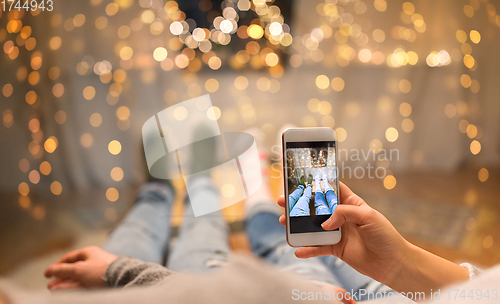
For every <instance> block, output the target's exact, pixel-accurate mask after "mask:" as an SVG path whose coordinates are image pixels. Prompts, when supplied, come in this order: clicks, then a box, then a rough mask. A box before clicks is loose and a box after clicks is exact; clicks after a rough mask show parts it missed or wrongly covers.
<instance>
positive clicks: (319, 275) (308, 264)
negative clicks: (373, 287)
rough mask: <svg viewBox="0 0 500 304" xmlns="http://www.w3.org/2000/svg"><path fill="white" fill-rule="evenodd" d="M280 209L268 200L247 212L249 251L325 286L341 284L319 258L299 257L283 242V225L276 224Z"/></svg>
mask: <svg viewBox="0 0 500 304" xmlns="http://www.w3.org/2000/svg"><path fill="white" fill-rule="evenodd" d="M281 213H282V211H281V210H280V209H279V208H278V207H277V206H276V205H275V204H274V203H273V202H271V201H268V202H262V203H260V204H256V205H254V206H253V207H252V208H251V209H250V210H249V212H248V213H247V220H246V232H247V235H248V239H249V241H250V245H251V248H252V252H253V253H254V254H255V255H256V256H259V257H261V258H263V259H265V260H266V261H267V262H269V263H270V264H274V265H276V266H279V267H280V268H282V269H283V271H290V272H294V273H296V274H298V275H299V276H301V277H303V278H304V279H307V280H311V281H314V282H318V283H319V284H322V285H325V286H327V285H328V286H330V285H331V286H341V285H340V283H339V282H338V280H337V279H336V278H335V275H333V274H332V273H331V272H330V270H329V269H328V267H327V266H326V265H325V264H324V263H323V262H322V261H321V260H320V259H319V258H311V259H299V258H297V257H296V256H295V255H294V251H295V249H294V248H292V247H290V246H289V245H288V244H287V242H286V239H285V237H286V228H285V227H283V226H281V225H280V223H279V216H280V215H281Z"/></svg>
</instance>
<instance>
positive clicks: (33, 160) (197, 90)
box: [0, 0, 500, 245]
mask: <svg viewBox="0 0 500 304" xmlns="http://www.w3.org/2000/svg"><path fill="white" fill-rule="evenodd" d="M230 2H231V3H230ZM90 4H91V5H92V6H95V8H96V9H98V10H99V12H100V15H101V16H98V17H97V18H96V19H95V21H94V20H90V18H87V16H85V14H81V13H80V14H77V15H74V16H73V15H71V16H69V15H65V16H63V15H61V14H53V15H52V16H50V20H49V23H50V26H51V27H53V28H54V29H56V28H57V29H58V30H59V29H61V30H64V31H66V32H73V33H74V32H76V31H77V30H82V29H81V28H85V29H87V28H91V27H92V28H94V31H95V30H96V29H97V32H98V33H100V34H101V33H102V34H103V35H115V36H116V37H117V38H119V39H120V40H119V41H118V42H117V43H116V45H114V47H115V48H114V54H115V55H116V56H115V57H116V58H115V57H112V56H110V57H109V58H99V59H97V58H96V59H94V58H92V57H91V56H88V55H87V56H85V54H83V55H82V56H81V57H79V60H80V59H81V61H80V62H78V63H76V64H75V66H73V67H71V70H72V71H73V73H74V71H75V70H76V72H77V74H78V75H81V76H82V77H83V76H89V75H97V76H99V77H98V78H99V81H100V83H98V84H95V83H92V85H90V84H89V83H85V84H84V86H83V90H82V89H81V88H80V89H78V90H82V91H79V92H81V93H79V94H80V98H81V97H83V99H84V100H88V101H91V100H94V99H95V101H97V100H98V99H99V98H102V99H106V102H107V103H108V104H109V105H111V106H115V105H116V117H115V118H113V119H114V123H116V127H117V128H118V129H119V130H127V129H128V128H129V127H130V124H131V120H132V118H131V117H130V108H129V107H127V106H124V105H120V102H121V96H122V94H124V92H127V87H129V85H130V79H129V78H128V76H127V73H131V71H135V70H139V71H140V77H141V80H142V81H143V82H144V83H152V82H154V81H155V80H157V79H160V78H159V73H158V71H155V70H153V69H152V67H153V66H154V65H155V64H156V65H157V66H158V67H161V69H162V70H161V71H171V70H173V69H185V70H186V72H187V73H193V72H197V71H200V70H202V69H204V68H207V69H211V70H215V71H217V70H220V69H224V68H225V67H226V65H227V67H229V68H232V69H234V70H241V69H245V68H246V69H267V70H268V72H269V74H268V75H265V76H262V77H260V78H259V79H258V80H257V81H256V82H253V83H252V84H250V81H249V79H248V78H246V77H245V76H242V75H241V76H238V77H237V78H236V79H235V80H234V88H236V90H237V91H238V92H239V93H241V94H244V93H245V90H247V89H248V88H249V87H250V88H255V87H256V88H257V89H258V90H259V91H261V92H269V93H276V92H279V91H280V89H281V86H282V85H281V83H280V80H279V77H280V76H281V75H282V74H283V67H284V66H285V64H287V62H288V63H289V64H290V66H291V67H292V68H299V67H301V66H303V65H309V64H324V65H325V66H328V67H330V66H337V65H338V66H340V67H346V66H348V65H350V64H362V65H386V66H388V67H391V68H401V67H404V66H407V65H416V64H417V63H419V59H420V63H421V64H426V65H428V66H429V67H433V68H440V67H444V66H447V65H450V64H452V62H459V63H460V64H463V66H464V67H466V70H464V72H463V73H464V74H462V75H461V76H460V77H457V79H455V80H454V81H455V84H457V85H460V86H461V89H464V90H467V92H469V90H470V93H473V94H475V93H478V92H480V90H481V83H480V81H479V80H478V79H474V78H473V77H476V76H474V75H475V74H474V73H473V72H474V71H475V69H477V68H478V61H479V60H480V58H479V57H478V56H477V55H474V54H475V53H473V48H475V47H477V45H478V44H483V43H484V41H483V40H486V39H488V37H487V35H485V33H484V32H483V33H482V34H483V35H482V34H481V32H480V31H479V30H478V29H474V28H468V29H466V28H462V29H458V30H457V31H456V32H455V33H454V34H455V37H454V38H453V39H454V41H455V39H456V41H455V43H457V46H456V48H454V49H441V48H437V49H435V50H432V51H430V52H429V51H428V52H427V53H425V54H424V53H421V52H419V53H418V54H417V52H416V51H414V50H412V48H413V49H415V48H416V46H417V43H416V42H419V43H420V42H421V39H422V37H423V35H422V34H424V33H426V31H427V26H428V24H429V26H430V24H431V23H427V22H428V21H427V20H426V19H424V16H422V15H421V14H420V13H419V6H418V5H415V4H414V3H412V1H407V2H404V3H403V4H402V6H399V7H398V8H396V9H397V10H399V11H398V12H399V13H400V15H399V18H400V21H401V23H400V24H397V25H395V26H394V27H392V28H373V27H367V26H366V24H369V23H368V22H367V21H369V20H367V18H366V17H364V15H363V14H365V12H366V11H367V10H369V9H370V8H371V9H372V10H373V9H375V10H376V11H375V13H376V14H377V15H380V16H384V14H388V13H387V6H388V1H386V0H376V1H339V2H336V3H335V4H333V3H332V2H331V1H324V2H321V3H319V4H317V6H316V7H315V10H316V12H315V13H316V14H317V17H318V18H316V19H317V23H316V24H314V25H313V28H312V29H311V30H310V31H307V32H305V33H304V34H303V35H302V36H296V35H295V34H294V35H293V36H292V34H291V32H292V31H291V29H290V26H289V25H288V24H287V23H286V22H285V21H286V20H285V17H284V16H283V15H282V13H281V10H280V8H279V7H278V6H276V5H274V4H273V3H272V2H269V1H263V0H252V1H249V0H239V1H234V2H232V1H223V3H222V6H221V11H222V15H221V16H217V17H216V18H212V19H210V20H212V21H211V24H210V25H209V26H208V27H206V28H204V27H200V26H196V24H195V25H194V26H192V25H191V24H192V22H191V21H193V20H188V18H187V16H186V13H185V12H183V11H182V10H181V9H180V8H179V6H178V4H177V3H176V2H174V1H167V2H166V3H165V4H164V5H163V6H162V7H161V6H158V7H153V4H152V2H151V1H139V4H138V6H140V8H139V7H138V10H137V13H134V14H135V15H134V16H133V19H132V20H130V22H127V23H126V24H119V26H118V25H117V24H112V23H113V22H114V20H115V19H116V18H117V17H118V15H119V14H120V13H122V11H123V10H125V9H127V8H129V7H131V6H132V5H135V2H134V1H131V0H120V1H114V2H112V3H104V2H103V1H102V0H90ZM479 5H481V6H483V5H484V6H485V8H486V13H487V14H488V16H489V20H490V21H491V23H492V24H494V25H495V26H499V27H500V16H499V15H498V14H497V11H496V9H495V6H494V5H493V4H492V3H486V4H483V3H481V4H479V2H477V4H476V2H474V1H471V2H470V3H469V4H467V5H464V6H463V14H464V15H465V16H466V17H468V18H476V17H477V16H478V15H479V14H476V12H477V11H478V9H479V7H476V6H479ZM218 9H219V8H213V7H211V6H210V7H208V8H206V10H205V11H206V12H208V14H209V13H210V12H215V11H216V10H218ZM391 10H392V8H391ZM39 13H40V12H39V11H37V12H31V15H32V16H33V17H36V16H37V15H38V14H39ZM26 14H28V13H26ZM26 14H24V15H23V14H19V13H12V14H8V16H7V19H6V24H5V27H4V29H2V30H0V41H1V42H2V44H1V48H2V51H3V52H4V53H5V56H6V59H5V60H14V61H16V60H20V58H23V60H25V59H24V58H27V59H28V62H27V64H24V65H22V66H19V67H16V69H15V70H13V73H12V79H9V80H8V83H4V84H2V87H1V88H2V90H1V94H2V95H3V97H5V98H6V99H7V100H9V99H12V98H18V97H16V96H17V95H18V94H22V95H21V96H20V98H21V100H23V99H24V101H25V102H26V103H24V106H25V107H29V108H33V109H35V108H37V107H39V106H40V104H43V103H44V102H48V101H47V99H45V98H44V96H43V95H42V93H43V91H42V90H41V89H40V88H39V87H37V86H40V82H41V81H43V80H44V79H46V77H48V78H49V79H50V80H52V84H51V87H49V92H51V93H52V95H53V97H55V98H61V101H63V99H64V97H65V94H67V93H65V92H66V90H70V88H71V86H68V83H67V82H66V81H65V79H64V72H65V69H62V67H57V66H50V65H49V66H48V64H49V61H47V60H46V58H49V56H57V55H54V54H58V52H60V51H61V50H62V49H64V48H66V47H69V48H70V49H71V50H73V51H75V53H79V52H81V51H82V50H83V49H84V44H83V41H82V40H79V39H77V38H73V36H74V35H73V33H71V34H70V36H71V37H70V38H64V37H65V35H59V34H58V35H57V36H51V37H48V39H47V41H43V40H40V39H39V38H38V37H35V35H34V32H35V33H36V31H33V28H32V27H31V26H28V25H26V24H25V23H26V22H24V18H26ZM248 15H251V16H252V18H253V19H252V20H251V21H249V22H246V23H245V22H242V18H243V17H244V16H248ZM426 18H427V17H426ZM245 20H247V19H245ZM190 22H191V23H190ZM111 25H112V26H111ZM79 28H80V29H79ZM141 30H142V31H145V33H147V34H148V35H152V36H150V37H154V39H156V40H154V41H153V40H152V41H153V42H152V43H151V45H150V46H149V45H148V46H144V47H143V46H141V47H139V46H138V45H135V44H133V42H134V41H135V37H136V36H137V35H139V33H141V34H142V33H143V32H142V31H141ZM56 32H58V31H54V33H56ZM63 34H64V33H63ZM74 37H76V36H74ZM165 37H166V38H165ZM238 39H239V42H242V43H239V42H238V43H233V42H235V41H238ZM327 41H329V42H333V43H334V44H335V46H334V47H333V48H331V49H330V48H329V47H328V51H326V47H324V45H323V44H326V43H327ZM394 41H396V43H395V44H394V46H391V43H393V42H394ZM232 43H233V45H234V47H236V48H238V49H236V50H235V51H234V52H226V51H225V50H224V47H223V46H225V45H230V44H232ZM382 43H386V44H387V45H389V46H391V49H390V50H389V51H387V50H384V49H382V48H380V47H379V45H380V44H382ZM239 45H240V46H239ZM402 45H404V46H402ZM77 50H80V51H78V52H77ZM144 53H147V54H146V55H147V56H145V55H144ZM283 53H287V54H288V53H289V54H290V55H289V56H288V57H287V56H282V54H283ZM49 54H50V55H49ZM82 57H83V59H82ZM457 57H458V58H457ZM285 59H286V60H285ZM98 60H100V61H98ZM65 68H66V67H65ZM161 71H160V72H161ZM333 76H334V75H328V76H327V75H319V76H318V77H317V78H316V79H313V80H312V81H313V85H314V84H315V85H316V87H317V88H318V89H320V91H318V90H316V92H321V93H320V94H323V93H325V94H327V93H330V92H332V90H333V92H342V91H343V90H344V89H345V86H346V83H345V82H344V79H343V78H341V77H339V76H335V77H333ZM332 77H333V78H332ZM25 81H27V85H28V89H27V90H26V91H22V92H21V90H20V89H19V88H17V83H18V82H25ZM204 81H205V80H204ZM219 81H220V80H218V79H217V78H210V79H208V80H206V81H205V83H203V82H201V81H200V82H198V80H195V81H193V83H189V84H188V82H186V83H187V92H188V95H189V96H197V95H199V94H201V93H202V92H203V89H205V90H206V91H207V92H210V93H213V92H217V91H219V90H220V85H221V83H219ZM395 83H396V84H397V85H396V86H395V88H396V89H395V90H396V92H397V90H398V89H399V92H401V93H403V94H409V93H410V92H413V91H414V89H412V83H411V82H410V81H409V80H407V79H398V81H397V82H395ZM101 85H102V86H101ZM414 85H416V84H415V83H414ZM330 87H331V89H330ZM103 88H105V89H104V90H103ZM234 88H233V89H234ZM97 92H99V94H97ZM100 94H102V96H101V95H100ZM53 97H52V98H53ZM164 97H165V100H166V101H167V102H168V103H174V102H176V101H178V99H180V98H181V97H182V96H177V93H176V92H175V91H174V90H171V92H167V91H165V95H164ZM320 98H321V100H320V99H317V98H311V99H309V100H307V99H306V100H305V101H307V108H308V110H309V111H310V114H311V115H306V116H305V117H304V122H305V123H306V124H307V125H311V126H312V125H322V126H328V127H334V125H335V119H334V118H333V117H332V116H330V115H334V114H332V110H333V109H332V104H331V103H330V102H328V101H326V100H323V99H325V98H324V97H320ZM91 103H92V102H89V104H91ZM379 105H380V104H379ZM238 107H239V109H238V110H234V109H233V112H232V114H231V112H229V111H228V112H227V114H226V112H224V115H222V110H221V109H220V108H218V107H213V108H210V109H209V110H208V111H207V113H206V114H207V116H208V117H209V118H210V119H214V120H217V119H220V118H223V119H224V121H226V119H227V121H234V120H237V118H238V111H239V114H240V115H241V117H242V119H243V121H244V122H245V123H246V124H249V125H250V124H253V123H255V121H256V117H257V113H256V112H257V110H256V108H255V107H254V106H253V105H252V102H251V100H249V99H241V100H240V101H239V102H238ZM392 107H397V105H394V104H393V103H392V102H385V103H383V105H382V107H381V108H382V109H385V110H383V111H385V112H388V111H389V110H390V109H391V108H392ZM473 110H474V107H473V106H472V105H471V104H470V105H468V104H467V102H465V101H457V103H456V104H453V103H448V104H446V106H445V107H444V109H441V110H440V111H444V114H445V115H446V117H449V118H450V119H451V118H454V119H457V121H460V122H459V123H458V129H459V130H458V131H459V132H461V133H463V134H464V136H467V138H469V140H472V142H471V143H470V147H469V150H470V152H471V154H472V155H477V154H478V153H480V151H481V142H480V140H481V136H482V129H481V127H480V126H479V124H478V121H476V119H477V118H474V117H473V116H472V115H470V114H471V113H472V112H473ZM224 111H225V110H224ZM360 111H361V106H360V104H359V103H357V102H354V101H351V102H348V103H347V104H346V107H345V112H346V114H347V116H349V117H354V116H356V115H358V113H359V112H360ZM92 112H95V113H92ZM92 112H90V113H92V114H90V113H88V114H87V115H90V116H87V118H88V122H87V123H89V124H90V126H92V127H93V128H98V127H100V126H101V125H102V123H103V113H98V112H96V111H95V110H94V111H92ZM399 112H400V114H401V116H403V117H402V118H401V119H402V121H401V130H402V131H403V132H404V133H410V132H412V131H413V130H414V129H415V128H418V125H416V123H414V121H413V120H412V119H411V118H410V115H411V113H412V107H411V105H410V104H408V103H402V104H401V105H400V106H399ZM1 113H2V123H3V126H5V127H6V128H11V127H12V126H13V125H14V124H19V125H22V124H24V126H23V127H24V128H25V129H27V130H29V132H31V134H30V136H31V138H32V140H31V141H30V143H29V145H27V152H26V153H28V154H27V155H24V156H22V157H23V158H22V159H21V160H20V161H19V169H20V171H21V172H22V173H23V174H25V175H24V176H25V180H26V181H29V182H30V186H31V187H34V186H35V185H37V187H42V186H43V185H48V184H46V183H44V182H42V181H43V179H44V178H45V179H46V178H49V179H50V178H51V172H52V170H53V169H52V165H51V163H49V162H48V161H47V160H44V157H43V156H44V155H46V154H47V153H48V154H50V153H56V154H57V153H61V152H59V151H58V145H59V142H58V138H57V137H55V136H53V135H51V133H48V132H47V131H46V130H45V126H44V125H43V124H42V123H41V122H44V120H43V119H42V118H41V117H40V116H36V117H35V116H30V117H29V120H27V121H22V120H21V119H19V118H18V117H19V115H18V113H16V109H15V107H10V108H5V109H2V112H1ZM70 113H71V112H66V109H58V110H57V111H55V113H52V114H51V116H49V117H48V118H49V119H50V120H52V119H53V121H55V122H56V123H57V124H59V125H64V124H65V123H67V121H68V116H69V115H70ZM441 113H442V112H441ZM186 115H187V114H186ZM186 115H184V113H178V115H177V118H178V119H186V117H185V116H186ZM465 118H467V119H469V120H470V122H469V121H468V120H466V119H465ZM106 119H107V118H106ZM106 123H108V121H106ZM93 128H91V129H88V130H86V131H88V132H85V133H83V134H81V135H79V136H80V144H81V146H82V147H84V148H86V149H90V148H92V149H97V148H98V146H99V145H97V143H98V140H97V137H95V136H96V135H95V134H94V133H93V132H95V131H96V130H99V129H93ZM336 131H337V137H338V140H339V142H342V141H345V140H346V138H347V132H346V130H345V129H344V128H342V127H338V128H337V129H336ZM458 131H457V132H458ZM404 133H401V134H400V133H399V132H398V130H397V129H396V128H393V127H391V128H388V129H387V130H386V132H385V136H386V139H387V140H388V141H389V142H394V141H396V140H397V139H398V137H399V136H405V134H404ZM58 136H59V135H58ZM94 137H95V139H94ZM94 140H95V142H96V145H95V146H94ZM108 140H110V139H108ZM380 146H381V142H380V141H372V142H371V143H370V147H373V148H374V149H378V148H380ZM104 149H105V146H104ZM108 151H109V152H110V153H111V154H112V155H118V154H120V153H121V151H122V145H121V143H120V142H119V141H117V140H111V141H110V142H109V144H108ZM471 157H472V156H471ZM28 159H29V160H28ZM422 159H423V155H422V152H420V151H416V152H415V153H413V154H412V160H413V161H414V162H415V163H418V162H421V161H422ZM108 170H109V169H108ZM391 176H392V175H391ZM110 177H111V179H112V180H113V181H116V182H120V181H122V180H123V170H122V169H121V168H120V167H115V168H113V169H112V170H111V174H110ZM488 177H489V173H488V170H487V169H486V168H482V169H481V170H480V171H479V173H478V179H479V180H480V181H481V182H485V181H487V180H488ZM392 178H394V177H393V176H392V177H390V178H389V179H388V180H387V181H386V180H384V186H385V187H386V188H387V189H392V188H394V186H395V185H396V180H395V178H394V180H393V179H392ZM30 186H29V185H28V183H27V182H22V183H20V184H19V193H20V194H21V195H28V194H29V193H30V190H31V191H32V189H30ZM45 187H46V186H45ZM112 189H114V190H112ZM50 191H51V192H52V193H53V194H54V195H59V194H61V193H62V185H61V183H60V182H58V181H53V182H52V183H50ZM108 192H110V193H109V196H108ZM226 192H227V191H226ZM226 194H227V193H226ZM118 196H119V195H118V191H117V190H116V189H115V188H110V189H108V191H107V193H106V197H107V198H108V199H109V200H110V201H115V200H117V199H118ZM26 198H27V199H28V200H23V201H22V204H21V201H20V205H21V206H22V207H23V208H28V207H30V206H31V203H30V201H29V198H28V197H26ZM110 198H111V199H110ZM36 207H37V209H34V207H33V206H31V208H33V210H37V211H33V216H34V217H35V218H39V219H42V218H44V217H45V212H46V211H45V209H43V208H42V207H40V206H36ZM106 212H107V213H106V214H107V215H106V218H108V219H110V220H113V219H116V210H114V209H112V210H106ZM486 243H487V245H488V244H489V243H490V241H487V242H486Z"/></svg>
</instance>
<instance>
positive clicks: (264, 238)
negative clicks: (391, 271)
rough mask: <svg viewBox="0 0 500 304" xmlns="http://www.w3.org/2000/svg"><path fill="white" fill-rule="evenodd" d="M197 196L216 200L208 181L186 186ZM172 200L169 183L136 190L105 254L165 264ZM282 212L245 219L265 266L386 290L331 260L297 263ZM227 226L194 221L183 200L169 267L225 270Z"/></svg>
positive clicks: (213, 220) (209, 218)
mask: <svg viewBox="0 0 500 304" xmlns="http://www.w3.org/2000/svg"><path fill="white" fill-rule="evenodd" d="M190 182H192V183H193V184H192V186H193V187H196V189H197V191H196V193H197V195H202V196H204V199H206V200H219V196H218V193H217V190H216V189H215V188H214V187H213V186H212V184H211V182H210V180H209V178H208V177H207V178H198V179H196V180H192V181H190ZM173 201H174V192H173V189H172V188H171V187H170V186H168V185H167V184H163V183H158V182H153V183H146V184H145V185H143V186H142V187H141V189H140V190H139V194H138V197H137V202H136V204H135V205H134V207H133V208H132V210H131V211H130V212H129V214H128V215H127V217H126V218H125V219H124V220H123V222H122V223H121V224H120V225H119V226H118V227H117V228H116V229H115V230H114V231H113V232H112V233H111V235H110V238H109V240H108V242H107V243H106V244H105V245H104V246H103V249H105V250H107V251H109V252H111V253H114V254H116V255H128V256H132V257H135V258H137V259H140V260H143V261H147V262H154V263H158V264H164V256H165V255H166V253H167V246H168V244H169V242H170V237H171V235H170V232H171V228H170V219H171V209H172V205H173ZM280 213H281V210H280V209H278V207H277V206H275V205H274V203H271V202H263V203H260V204H256V205H254V206H253V207H252V208H251V209H250V210H249V211H248V214H247V222H246V232H247V234H248V238H249V241H250V244H251V247H252V251H253V253H254V254H255V255H257V256H259V257H261V258H263V259H265V260H266V261H267V262H269V263H271V264H274V265H278V266H280V267H282V269H283V271H292V272H295V273H297V274H299V275H300V276H302V277H304V278H305V279H308V280H311V281H314V282H318V283H320V284H323V285H333V286H340V287H343V288H345V289H346V290H347V291H348V292H351V290H352V291H357V290H358V289H360V288H366V289H367V290H382V289H383V288H384V287H385V286H384V285H382V284H380V283H378V282H376V281H374V280H373V279H371V278H369V277H366V276H364V275H362V274H360V273H358V272H357V271H355V270H354V269H352V268H351V267H350V266H348V265H347V264H345V263H344V262H342V261H341V260H339V259H337V258H335V257H333V256H328V257H318V258H311V259H298V258H297V257H295V255H294V251H295V249H294V248H291V247H290V246H288V244H287V243H286V239H285V233H286V229H285V227H283V226H281V225H280V224H279V222H278V218H279V215H280ZM228 233H229V230H228V226H227V224H226V222H225V221H224V219H223V217H222V216H221V214H220V212H214V213H211V214H207V215H204V216H200V217H194V216H193V212H192V208H191V206H190V204H189V200H186V208H185V219H184V221H183V223H182V226H181V230H180V233H179V237H178V240H177V242H176V244H175V246H174V248H173V249H172V250H171V252H170V254H169V258H168V262H167V266H168V268H170V269H171V270H174V271H178V272H191V273H199V272H206V271H211V270H212V269H217V268H219V267H220V266H222V265H224V264H225V262H226V261H227V257H228V255H229V253H230V247H229V243H228V236H229V235H228Z"/></svg>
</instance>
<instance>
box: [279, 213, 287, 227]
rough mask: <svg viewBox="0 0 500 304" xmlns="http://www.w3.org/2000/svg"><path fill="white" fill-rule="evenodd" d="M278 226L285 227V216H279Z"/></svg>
mask: <svg viewBox="0 0 500 304" xmlns="http://www.w3.org/2000/svg"><path fill="white" fill-rule="evenodd" d="M280 224H281V225H282V226H286V216H285V215H282V216H280Z"/></svg>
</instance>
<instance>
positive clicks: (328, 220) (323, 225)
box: [321, 218, 332, 229]
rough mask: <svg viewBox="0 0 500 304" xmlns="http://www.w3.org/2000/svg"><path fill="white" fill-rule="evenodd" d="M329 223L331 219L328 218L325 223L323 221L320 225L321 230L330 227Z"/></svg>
mask: <svg viewBox="0 0 500 304" xmlns="http://www.w3.org/2000/svg"><path fill="white" fill-rule="evenodd" d="M331 223H332V218H329V219H327V220H326V221H324V222H323V224H321V227H323V229H324V228H327V227H328V226H330V224H331Z"/></svg>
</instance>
